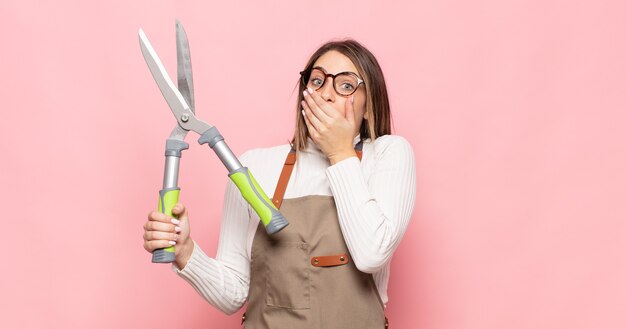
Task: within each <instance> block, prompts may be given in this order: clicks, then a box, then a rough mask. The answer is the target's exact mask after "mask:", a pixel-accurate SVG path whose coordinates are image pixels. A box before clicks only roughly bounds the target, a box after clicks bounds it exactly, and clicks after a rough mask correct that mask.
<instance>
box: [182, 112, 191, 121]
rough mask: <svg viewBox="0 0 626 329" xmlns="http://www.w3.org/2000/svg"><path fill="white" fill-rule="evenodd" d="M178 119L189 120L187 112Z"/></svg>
mask: <svg viewBox="0 0 626 329" xmlns="http://www.w3.org/2000/svg"><path fill="white" fill-rule="evenodd" d="M180 121H182V122H187V121H189V114H187V113H185V114H183V115H182V116H181V117H180Z"/></svg>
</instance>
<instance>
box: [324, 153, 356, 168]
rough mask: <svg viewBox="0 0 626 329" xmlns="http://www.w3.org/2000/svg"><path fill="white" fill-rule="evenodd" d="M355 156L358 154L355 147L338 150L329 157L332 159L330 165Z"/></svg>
mask: <svg viewBox="0 0 626 329" xmlns="http://www.w3.org/2000/svg"><path fill="white" fill-rule="evenodd" d="M354 156H356V152H355V151H354V150H353V149H350V150H347V151H343V152H338V153H335V154H333V155H330V156H329V157H328V160H330V165H331V166H332V165H334V164H336V163H339V162H341V161H343V160H345V159H347V158H350V157H354Z"/></svg>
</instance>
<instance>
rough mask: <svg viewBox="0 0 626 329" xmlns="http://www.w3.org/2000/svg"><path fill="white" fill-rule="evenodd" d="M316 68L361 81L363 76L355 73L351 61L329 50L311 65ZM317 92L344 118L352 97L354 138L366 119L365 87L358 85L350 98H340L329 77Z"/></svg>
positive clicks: (354, 67)
mask: <svg viewBox="0 0 626 329" xmlns="http://www.w3.org/2000/svg"><path fill="white" fill-rule="evenodd" d="M316 66H319V67H321V68H323V69H324V70H325V71H326V72H327V73H330V74H337V73H341V72H353V73H355V74H356V75H358V76H359V78H361V79H362V80H363V76H361V74H359V71H357V69H356V66H354V64H353V63H352V61H351V60H350V59H349V58H348V57H346V56H345V55H343V54H342V53H340V52H338V51H335V50H330V51H328V52H326V53H325V54H324V55H322V56H321V57H320V58H318V59H317V61H315V63H313V67H316ZM317 92H318V93H319V94H320V96H322V98H323V99H324V100H325V101H327V102H328V103H329V104H330V105H331V106H332V107H333V108H334V109H335V110H337V112H339V113H341V115H343V116H344V117H345V116H346V102H349V101H350V98H352V96H354V119H355V122H356V131H355V133H354V135H355V136H356V134H357V133H358V132H359V128H360V127H361V123H362V122H363V118H364V117H365V119H367V113H365V86H364V85H363V84H361V85H359V88H358V89H357V91H356V92H355V93H354V94H352V95H351V96H342V95H339V94H337V92H336V91H335V89H334V88H333V81H332V78H330V77H329V78H328V80H327V81H326V83H324V85H323V86H322V88H320V89H318V90H317Z"/></svg>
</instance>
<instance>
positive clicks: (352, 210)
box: [172, 135, 416, 314]
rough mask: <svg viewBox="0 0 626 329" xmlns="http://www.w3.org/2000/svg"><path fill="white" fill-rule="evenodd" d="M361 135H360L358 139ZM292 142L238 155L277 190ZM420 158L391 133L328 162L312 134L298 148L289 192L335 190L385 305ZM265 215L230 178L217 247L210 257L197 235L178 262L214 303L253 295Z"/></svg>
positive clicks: (349, 240)
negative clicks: (256, 244) (256, 246)
mask: <svg viewBox="0 0 626 329" xmlns="http://www.w3.org/2000/svg"><path fill="white" fill-rule="evenodd" d="M359 140H360V136H357V137H355V139H354V142H353V145H356V143H357V142H358V141H359ZM289 150H290V146H289V145H288V144H284V145H280V146H276V147H271V148H260V149H254V150H251V151H248V152H246V153H244V154H243V155H242V156H241V157H240V161H241V163H242V164H243V165H244V166H247V167H248V168H249V169H250V172H252V173H253V174H254V177H255V179H256V180H257V182H258V183H259V185H260V186H261V188H262V189H263V190H264V191H265V192H266V193H267V194H268V196H269V197H270V198H271V197H272V194H273V193H274V189H275V188H276V184H277V182H278V178H279V176H280V173H281V171H282V168H283V164H284V161H285V157H286V156H287V154H288V153H289ZM415 183H416V182H415V159H414V156H413V150H412V148H411V145H410V144H409V143H408V141H407V140H406V139H404V138H402V137H400V136H397V135H385V136H381V137H379V138H377V139H375V140H374V142H373V143H372V142H371V141H370V140H369V139H368V140H366V141H365V142H364V143H363V158H362V160H361V161H359V159H358V158H357V157H350V158H348V159H345V160H343V161H340V162H338V163H336V164H335V165H332V166H330V162H329V160H328V158H327V157H326V156H325V155H324V154H323V153H322V152H321V150H320V149H319V148H318V147H317V146H316V145H315V143H313V141H312V140H311V139H310V138H309V139H308V144H307V148H306V149H305V150H302V151H300V152H298V158H297V161H296V165H295V167H294V170H293V173H292V175H291V178H290V179H289V184H288V185H287V190H286V191H285V197H284V199H290V198H297V197H301V196H307V195H328V196H334V198H335V203H336V206H337V213H338V218H339V224H340V227H341V232H342V234H343V237H344V240H345V242H346V245H347V246H348V250H349V251H350V254H351V256H352V259H353V261H354V263H355V265H356V266H357V268H358V269H359V270H361V271H363V272H366V273H372V275H373V277H374V282H375V283H376V287H377V289H378V292H379V294H380V297H381V299H382V301H383V304H384V305H385V306H386V305H387V301H388V297H387V284H388V282H389V268H390V260H391V256H392V255H393V252H394V250H395V249H396V248H397V246H398V244H399V243H400V240H401V238H402V236H403V235H404V232H405V231H406V228H407V226H408V223H409V220H410V218H411V215H412V213H413V206H414V204H415ZM258 224H259V217H258V215H257V214H256V213H255V212H254V210H253V209H252V208H251V207H250V206H249V205H248V204H247V203H246V201H245V200H244V199H243V197H242V196H241V194H240V193H239V191H238V190H237V187H236V186H235V185H234V184H233V183H232V182H229V183H228V185H227V187H226V194H225V197H224V204H223V212H222V223H221V228H220V238H219V245H218V251H217V255H216V257H215V258H211V257H208V256H207V255H206V254H205V253H204V252H203V251H202V250H201V248H200V247H199V246H198V244H196V243H195V241H194V250H193V253H192V255H191V257H190V258H189V261H188V262H187V265H186V266H185V268H184V269H182V270H180V269H178V268H177V267H176V265H173V266H172V269H173V270H174V272H175V273H177V274H178V275H179V276H181V277H182V278H184V279H185V280H186V281H187V282H189V283H190V284H191V285H192V286H193V287H194V289H196V291H197V292H198V293H199V294H200V295H202V297H203V298H204V299H206V300H207V301H208V302H209V303H210V304H211V305H213V306H214V307H216V308H218V309H220V310H221V311H223V312H224V313H226V314H232V313H235V312H236V311H238V310H239V309H240V308H241V307H242V306H243V304H244V303H245V301H246V299H247V297H248V288H249V283H250V254H251V249H252V241H253V238H254V234H255V232H256V228H257V226H258Z"/></svg>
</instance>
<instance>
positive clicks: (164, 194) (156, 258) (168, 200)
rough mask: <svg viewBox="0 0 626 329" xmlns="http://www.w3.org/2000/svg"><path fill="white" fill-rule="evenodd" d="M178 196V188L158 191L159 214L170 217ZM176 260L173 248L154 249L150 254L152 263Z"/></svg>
mask: <svg viewBox="0 0 626 329" xmlns="http://www.w3.org/2000/svg"><path fill="white" fill-rule="evenodd" d="M179 194H180V188H178V187H174V188H170V189H163V190H160V191H159V212H160V213H163V214H166V215H168V216H170V217H173V215H172V209H173V208H174V206H175V205H176V204H177V203H178V195H179ZM175 260H176V256H175V254H174V246H171V247H167V248H162V249H156V250H155V251H154V252H153V253H152V262H153V263H172V262H174V261H175Z"/></svg>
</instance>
